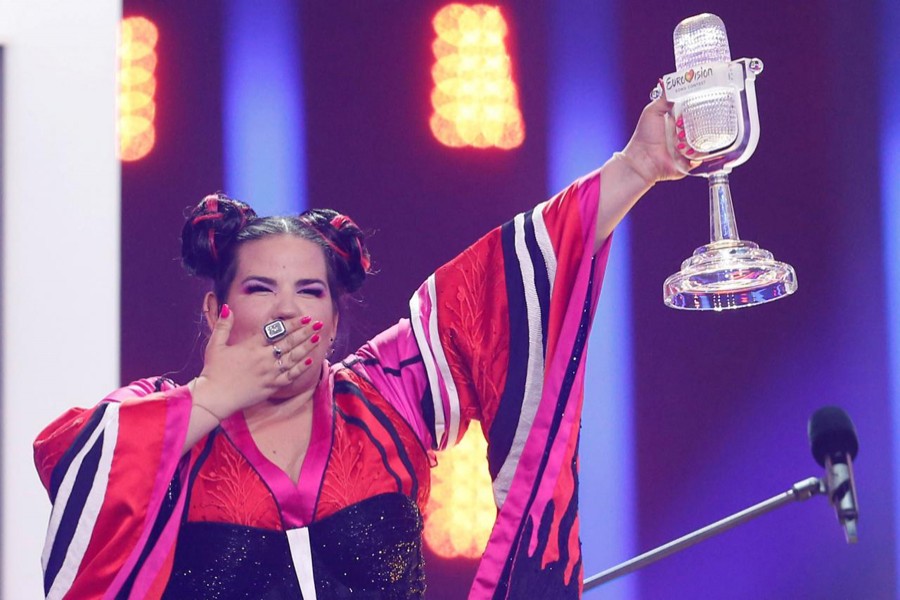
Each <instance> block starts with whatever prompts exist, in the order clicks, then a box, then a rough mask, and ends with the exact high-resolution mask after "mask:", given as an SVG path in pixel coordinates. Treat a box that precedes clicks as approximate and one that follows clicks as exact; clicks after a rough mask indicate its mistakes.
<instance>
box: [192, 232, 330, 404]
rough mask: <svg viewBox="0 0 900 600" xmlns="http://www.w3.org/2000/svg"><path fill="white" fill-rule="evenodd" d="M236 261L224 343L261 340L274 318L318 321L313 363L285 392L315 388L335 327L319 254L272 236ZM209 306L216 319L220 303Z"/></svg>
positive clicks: (244, 249) (292, 239)
mask: <svg viewBox="0 0 900 600" xmlns="http://www.w3.org/2000/svg"><path fill="white" fill-rule="evenodd" d="M236 260H237V269H236V272H235V277H234V280H233V281H232V283H231V287H230V288H229V289H228V299H227V303H228V306H229V308H230V309H231V311H232V312H233V313H234V325H233V327H232V330H231V336H230V337H229V341H228V343H229V344H236V343H239V342H241V341H243V340H245V339H247V338H254V337H255V338H257V339H259V340H260V341H264V334H263V326H264V325H265V324H266V323H269V322H271V321H274V320H275V319H283V320H285V321H287V320H288V319H293V318H295V317H306V316H308V317H311V318H312V320H311V321H310V325H307V327H309V326H312V324H313V323H315V322H316V321H321V322H322V323H323V327H322V329H321V330H320V331H318V332H317V333H318V334H319V335H320V337H321V342H319V343H318V345H316V346H315V347H314V348H313V350H312V353H311V355H310V356H311V357H312V359H313V364H312V365H311V366H310V367H309V369H308V370H307V371H306V372H304V374H303V375H301V376H300V377H299V378H298V379H297V380H296V381H295V382H294V385H292V386H291V390H285V392H288V391H293V392H294V393H296V391H297V389H296V388H299V389H302V388H304V387H305V386H307V385H310V384H314V382H317V381H318V379H319V374H320V369H321V365H322V361H323V360H324V359H325V357H326V355H327V354H328V350H329V349H330V346H331V345H330V343H329V340H330V339H332V338H334V336H335V333H336V332H337V324H338V315H337V314H336V313H335V311H334V305H333V303H332V298H331V290H330V289H329V287H328V271H327V266H326V264H325V255H324V254H323V252H322V249H321V248H320V247H319V246H318V245H316V244H315V243H313V242H310V241H309V240H305V239H302V238H298V237H296V236H293V235H289V234H284V235H273V236H268V237H265V238H262V239H259V240H253V241H249V242H245V243H244V244H242V245H241V247H240V248H239V249H238V254H237V258H236ZM213 300H214V299H213ZM212 304H216V306H208V308H209V309H211V311H210V312H211V313H212V314H218V312H212V311H218V308H219V306H220V304H219V303H216V302H213V303H212ZM278 395H279V396H281V395H283V394H278Z"/></svg>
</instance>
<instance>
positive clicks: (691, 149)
mask: <svg viewBox="0 0 900 600" xmlns="http://www.w3.org/2000/svg"><path fill="white" fill-rule="evenodd" d="M693 153H694V149H693V148H688V149H687V152H686V154H693Z"/></svg>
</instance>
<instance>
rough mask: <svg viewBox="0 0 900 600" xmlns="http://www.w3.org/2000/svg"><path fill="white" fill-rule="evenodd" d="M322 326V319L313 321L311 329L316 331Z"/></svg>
mask: <svg viewBox="0 0 900 600" xmlns="http://www.w3.org/2000/svg"><path fill="white" fill-rule="evenodd" d="M323 327H325V325H324V324H323V323H322V321H316V322H315V323H313V331H318V330H320V329H322V328H323Z"/></svg>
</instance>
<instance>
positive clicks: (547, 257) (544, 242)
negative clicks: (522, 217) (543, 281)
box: [531, 202, 556, 298]
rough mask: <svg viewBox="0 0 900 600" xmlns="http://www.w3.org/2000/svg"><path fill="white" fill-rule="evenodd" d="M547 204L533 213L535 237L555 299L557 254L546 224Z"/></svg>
mask: <svg viewBox="0 0 900 600" xmlns="http://www.w3.org/2000/svg"><path fill="white" fill-rule="evenodd" d="M546 206H547V202H541V203H540V204H538V205H537V206H536V207H535V209H534V210H533V211H532V213H531V214H532V218H531V220H532V222H533V223H534V237H535V238H536V239H537V243H538V247H539V248H540V249H541V255H542V256H543V257H544V266H545V267H546V269H547V278H548V279H549V280H550V297H551V298H552V297H553V283H554V282H555V281H556V254H554V253H553V242H551V241H550V233H549V232H548V231H547V224H546V223H544V208H545V207H546Z"/></svg>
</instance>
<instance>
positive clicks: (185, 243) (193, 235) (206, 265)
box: [181, 192, 256, 278]
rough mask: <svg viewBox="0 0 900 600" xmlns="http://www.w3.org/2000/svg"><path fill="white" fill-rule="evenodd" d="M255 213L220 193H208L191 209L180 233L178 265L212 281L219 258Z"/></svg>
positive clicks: (254, 216)
mask: <svg viewBox="0 0 900 600" xmlns="http://www.w3.org/2000/svg"><path fill="white" fill-rule="evenodd" d="M254 218H256V213H255V212H253V209H252V208H250V206H249V205H247V204H244V203H243V202H241V201H240V200H234V199H232V198H229V197H228V196H226V195H225V194H222V193H221V192H219V193H215V194H210V195H209V196H206V197H205V198H204V199H203V200H201V201H200V203H199V204H197V206H196V207H194V209H193V210H191V212H190V214H189V215H188V216H187V219H186V220H185V222H184V227H183V228H182V230H181V262H182V264H184V266H185V268H186V269H187V270H188V271H189V272H190V273H193V274H195V275H200V276H202V277H211V278H215V277H216V274H217V273H218V270H219V268H220V267H219V265H220V264H222V263H221V260H220V259H221V258H222V256H223V255H224V254H225V253H226V252H228V249H229V247H230V246H231V244H232V243H233V242H234V240H235V238H236V237H237V234H238V232H239V231H240V230H241V228H242V227H243V226H244V224H245V223H246V222H247V221H249V220H250V219H254Z"/></svg>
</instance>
